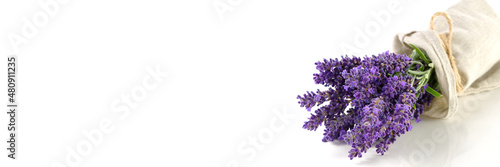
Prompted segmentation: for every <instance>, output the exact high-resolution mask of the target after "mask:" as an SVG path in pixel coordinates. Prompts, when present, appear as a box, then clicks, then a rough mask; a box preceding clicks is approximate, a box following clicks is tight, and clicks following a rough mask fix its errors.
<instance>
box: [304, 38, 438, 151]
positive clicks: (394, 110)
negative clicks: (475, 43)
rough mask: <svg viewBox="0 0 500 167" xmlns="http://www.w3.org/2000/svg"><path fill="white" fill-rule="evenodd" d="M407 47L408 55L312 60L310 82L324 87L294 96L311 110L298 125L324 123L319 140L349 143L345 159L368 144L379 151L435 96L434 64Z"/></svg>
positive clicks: (311, 127) (406, 128) (310, 127)
mask: <svg viewBox="0 0 500 167" xmlns="http://www.w3.org/2000/svg"><path fill="white" fill-rule="evenodd" d="M411 46H412V47H413V49H414V50H413V52H412V54H411V55H406V54H395V53H389V52H388V51H387V52H384V53H381V54H378V55H373V56H371V57H368V56H366V57H363V58H360V57H348V56H345V57H344V56H342V58H341V59H340V60H339V59H337V58H336V59H324V60H323V61H322V62H321V61H319V62H316V63H315V64H316V69H317V70H318V71H319V73H315V74H314V81H315V83H316V84H321V85H324V86H325V87H326V90H319V89H318V90H317V91H316V92H312V91H308V92H307V93H306V94H304V95H302V96H300V95H299V96H298V97H297V98H298V99H299V104H300V106H301V107H305V108H306V109H307V111H311V109H313V108H315V111H314V113H311V117H310V118H309V120H308V121H306V122H305V124H304V126H303V128H304V129H307V130H311V131H315V130H316V129H317V128H318V127H319V126H321V125H324V126H325V132H324V134H323V135H324V137H323V142H328V141H334V140H340V141H344V142H346V143H347V144H349V145H351V146H352V149H351V150H350V151H349V158H350V159H353V158H354V157H361V156H362V153H366V151H367V150H368V149H369V148H371V147H372V146H375V147H376V151H377V153H379V154H382V155H383V154H384V153H385V152H386V151H387V150H388V146H389V145H390V144H392V143H394V141H395V140H396V137H399V136H400V135H401V134H404V133H405V132H407V131H409V130H411V129H412V120H415V121H416V122H419V121H420V118H419V117H420V115H421V114H422V112H423V111H424V107H425V105H429V104H430V102H431V100H432V98H434V97H441V94H440V93H438V92H439V84H438V82H437V78H436V75H435V73H434V64H433V63H432V62H431V61H430V59H429V57H428V56H427V54H426V53H425V52H424V51H422V50H420V49H419V48H417V47H415V46H414V45H411Z"/></svg>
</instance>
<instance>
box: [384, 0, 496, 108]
mask: <svg viewBox="0 0 500 167" xmlns="http://www.w3.org/2000/svg"><path fill="white" fill-rule="evenodd" d="M446 13H448V15H449V16H450V18H451V20H452V21H453V23H452V24H453V27H452V28H453V31H452V39H451V50H452V55H453V56H454V57H455V62H456V68H457V69H458V72H459V74H460V76H461V83H462V85H463V91H457V86H456V77H455V76H454V74H455V73H454V72H453V68H452V66H451V63H450V60H449V59H448V55H447V54H446V52H445V48H444V47H443V44H442V43H441V40H440V38H439V36H438V34H443V33H444V34H446V35H448V32H449V29H448V28H449V26H448V21H447V20H446V18H445V17H438V18H436V20H435V30H426V31H413V32H410V33H403V34H398V35H396V37H395V40H394V44H393V49H394V52H395V53H398V54H402V53H406V54H411V51H412V48H411V47H410V46H409V45H408V44H413V45H415V46H417V47H419V48H421V49H423V50H425V51H426V52H427V54H428V55H429V57H430V58H431V60H432V62H433V63H434V64H435V72H436V74H437V77H438V81H439V86H440V88H441V94H443V97H441V98H434V100H433V101H432V103H431V105H430V106H429V107H427V108H426V111H425V112H424V115H427V116H430V117H433V118H450V117H452V116H453V115H454V114H455V113H456V112H457V110H458V96H467V95H470V94H474V93H479V92H482V91H487V90H491V89H495V88H499V87H500V19H499V17H498V16H497V15H496V14H495V12H494V10H493V9H492V8H491V7H490V6H489V5H488V3H487V2H485V1H484V0H463V1H461V2H459V3H458V4H456V5H455V6H452V7H451V8H449V9H448V10H447V11H446Z"/></svg>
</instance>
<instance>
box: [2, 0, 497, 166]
mask: <svg viewBox="0 0 500 167" xmlns="http://www.w3.org/2000/svg"><path fill="white" fill-rule="evenodd" d="M456 2H458V1H457V0H453V1H444V0H440V1H434V0H424V1H411V0H383V1H361V0H352V1H338V2H334V1H290V0H288V1H287V0H276V1H264V0H260V1H258V0H206V1H200V0H198V1H195V0H183V1H158V0H157V1H153V0H150V1H118V0H108V1H98V0H85V1H83V0H65V1H63V0H59V1H57V0H17V1H7V0H3V1H1V2H0V22H1V26H0V31H1V32H0V34H1V35H2V36H1V38H0V48H1V49H0V53H1V55H5V56H9V55H12V54H15V55H18V59H19V92H18V101H19V111H18V122H17V123H18V150H17V151H18V152H17V155H16V156H17V159H16V160H11V159H9V158H7V151H5V153H2V154H1V155H2V156H3V157H2V158H0V166H8V167H20V166H48V167H56V166H60V167H62V166H92V167H99V166H213V167H215V166H224V167H225V166H242V167H247V166H339V165H342V166H358V165H359V166H372V165H376V166H422V165H424V166H472V165H475V164H492V163H497V161H496V160H497V158H498V156H499V155H500V154H499V153H498V150H499V149H500V144H499V143H498V142H497V139H498V138H499V137H500V132H499V131H498V130H497V129H498V128H500V124H498V123H497V122H498V118H499V116H500V113H499V112H498V108H499V107H500V104H499V103H498V101H499V99H500V97H499V96H498V95H496V94H498V93H500V91H494V92H490V93H484V94H480V95H477V96H473V97H469V98H467V99H461V104H460V105H461V109H460V111H459V113H461V114H458V115H457V116H456V117H454V118H453V119H450V120H434V119H424V120H423V121H422V122H420V123H418V124H415V125H414V129H413V130H412V131H411V132H409V133H407V134H405V135H404V136H402V137H401V138H399V139H398V140H397V141H396V143H395V144H394V145H392V146H391V147H390V149H389V151H388V153H387V154H386V155H384V156H380V155H377V154H376V153H375V150H374V149H370V150H369V151H368V153H367V154H365V155H364V156H363V158H361V159H354V160H349V158H348V157H347V152H348V150H349V149H350V146H347V145H345V144H342V143H323V142H321V138H322V133H323V132H322V129H318V131H316V132H310V131H307V130H304V129H302V128H301V127H302V124H303V122H304V121H305V120H306V119H307V118H308V116H309V113H308V112H307V111H306V110H305V109H303V108H300V107H299V105H298V104H297V100H296V96H297V95H298V94H303V93H305V92H306V91H308V90H315V89H317V88H320V87H319V86H317V85H314V81H313V80H312V74H313V73H314V72H315V66H314V62H316V61H318V60H321V59H323V58H333V57H340V55H342V54H346V53H347V52H352V53H355V54H357V55H358V56H359V55H364V54H377V53H380V52H383V51H386V50H390V49H391V47H392V39H393V37H394V35H395V34H396V33H399V32H408V31H411V30H424V29H427V28H428V24H429V19H430V17H431V16H432V14H433V13H434V12H437V11H444V10H446V9H447V8H448V7H450V6H451V5H453V4H455V3H456ZM488 2H490V4H491V6H492V7H494V8H495V9H496V11H497V12H498V13H500V12H499V11H500V4H499V2H497V1H493V0H490V1H488ZM47 6H48V7H47ZM384 13H385V14H387V16H389V17H386V18H385V19H382V20H380V19H379V16H380V15H382V14H384ZM357 35H366V36H367V37H368V38H367V39H368V40H367V41H364V42H361V43H360V42H359V41H358V42H355V41H354V38H355V37H356V36H357ZM13 36H16V37H18V38H16V39H17V42H19V43H15V42H11V41H10V40H9V39H12V38H13ZM346 47H350V48H351V49H347V50H346V49H344V48H346ZM353 48H354V49H353ZM0 62H2V65H4V68H3V69H5V66H6V64H7V62H6V58H4V59H2V61H0ZM4 73H5V72H4ZM1 83H2V84H4V85H3V87H4V88H5V87H6V85H5V81H3V82H1ZM3 93H4V94H7V92H6V90H4V91H3ZM2 101H4V102H6V96H3V98H2ZM7 116H8V115H7V114H6V113H3V114H0V118H1V119H0V125H2V126H4V127H1V129H3V130H1V133H0V134H1V135H2V137H0V139H2V140H3V139H4V138H5V139H7V129H6V127H5V126H6V125H7V124H8V123H7V121H8V120H7ZM89 136H90V137H89ZM5 142H6V140H5V141H3V143H4V144H3V145H1V146H2V148H3V149H5V147H7V143H5Z"/></svg>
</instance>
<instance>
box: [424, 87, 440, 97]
mask: <svg viewBox="0 0 500 167" xmlns="http://www.w3.org/2000/svg"><path fill="white" fill-rule="evenodd" d="M425 91H426V92H428V93H430V94H431V95H433V96H434V97H437V98H440V97H442V96H443V95H441V94H440V93H439V92H437V91H436V90H434V89H432V88H431V87H430V86H427V89H425Z"/></svg>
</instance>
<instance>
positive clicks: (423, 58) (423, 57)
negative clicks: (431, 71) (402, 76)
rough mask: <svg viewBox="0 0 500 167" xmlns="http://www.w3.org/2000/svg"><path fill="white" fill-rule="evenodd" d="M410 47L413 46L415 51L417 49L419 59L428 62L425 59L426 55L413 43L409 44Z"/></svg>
mask: <svg viewBox="0 0 500 167" xmlns="http://www.w3.org/2000/svg"><path fill="white" fill-rule="evenodd" d="M409 45H410V46H411V47H413V49H415V51H417V53H418V55H419V56H420V59H422V60H423V61H424V62H425V63H426V64H429V63H430V62H429V60H428V59H427V57H426V56H425V55H424V53H422V51H421V50H420V49H419V48H418V47H416V46H415V45H413V44H409Z"/></svg>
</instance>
